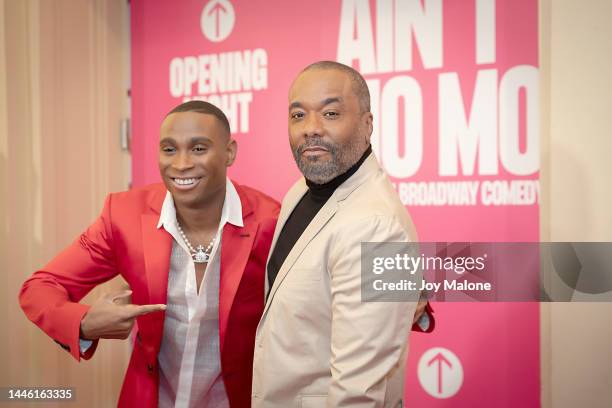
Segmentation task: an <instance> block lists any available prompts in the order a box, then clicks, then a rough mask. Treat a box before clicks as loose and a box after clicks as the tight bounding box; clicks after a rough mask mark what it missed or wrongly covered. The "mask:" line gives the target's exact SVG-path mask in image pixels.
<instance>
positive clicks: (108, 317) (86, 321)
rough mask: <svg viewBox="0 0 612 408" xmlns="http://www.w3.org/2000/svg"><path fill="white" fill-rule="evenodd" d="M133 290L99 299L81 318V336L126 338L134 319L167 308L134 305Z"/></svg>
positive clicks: (163, 306)
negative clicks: (132, 302) (132, 301)
mask: <svg viewBox="0 0 612 408" xmlns="http://www.w3.org/2000/svg"><path fill="white" fill-rule="evenodd" d="M131 295H132V291H131V290H123V291H121V292H116V293H111V294H107V295H104V296H102V297H101V298H100V299H98V300H97V301H96V302H95V303H94V304H93V305H91V308H90V309H89V311H88V312H87V313H86V314H85V316H83V319H82V320H81V338H82V339H86V340H96V339H126V338H127V337H128V336H129V335H130V332H131V331H132V326H134V319H136V318H137V317H138V316H142V315H144V314H147V313H153V312H158V311H161V310H166V305H133V304H130V301H131Z"/></svg>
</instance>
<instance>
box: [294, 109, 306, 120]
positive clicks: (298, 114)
mask: <svg viewBox="0 0 612 408" xmlns="http://www.w3.org/2000/svg"><path fill="white" fill-rule="evenodd" d="M303 117H304V112H301V111H295V112H291V119H295V120H297V119H302V118H303Z"/></svg>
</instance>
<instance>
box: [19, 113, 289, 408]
mask: <svg viewBox="0 0 612 408" xmlns="http://www.w3.org/2000/svg"><path fill="white" fill-rule="evenodd" d="M160 133H161V139H160V148H159V168H160V173H161V176H162V179H163V184H161V183H160V184H154V185H149V186H146V187H142V188H138V189H134V190H130V191H128V192H122V193H116V194H110V195H109V196H108V198H107V199H106V202H105V204H104V208H103V210H102V213H101V215H100V216H99V217H98V219H97V220H95V222H94V223H93V224H92V225H91V226H90V227H89V228H88V229H87V230H86V231H85V232H84V233H82V234H81V235H80V237H78V238H77V239H76V240H75V242H74V243H72V245H70V246H69V247H68V248H66V249H65V250H64V251H62V252H61V253H60V254H59V255H57V256H56V257H55V258H54V259H53V260H51V262H49V263H48V264H47V265H46V266H45V267H44V268H42V269H41V270H39V271H37V272H36V273H34V274H33V275H32V277H30V278H29V279H28V280H27V281H26V282H25V283H24V285H23V288H22V290H21V293H20V295H19V300H20V303H21V307H22V308H23V310H24V312H25V313H26V315H27V316H28V318H29V319H30V320H32V321H33V322H34V323H35V324H36V325H38V326H39V327H40V328H41V329H42V330H43V331H45V333H47V334H48V335H49V336H50V337H51V338H52V339H54V340H55V341H56V342H57V343H59V344H60V345H61V346H62V347H63V348H64V349H66V350H67V351H68V352H69V353H70V354H71V355H72V356H73V357H74V358H75V359H77V360H80V359H81V358H85V359H89V358H91V357H92V355H93V354H94V352H95V349H96V346H97V343H98V341H99V339H107V338H123V339H125V338H127V337H128V335H129V334H130V332H131V330H132V326H133V324H134V323H135V322H137V332H136V336H135V342H134V349H133V352H132V356H131V359H130V363H129V367H128V370H127V373H126V376H125V380H124V383H123V388H122V391H121V396H120V398H119V405H120V406H126V407H133V406H139V407H144V406H146V407H153V406H158V405H159V406H185V407H187V406H214V407H225V406H231V407H248V406H249V405H250V399H251V378H252V365H253V347H254V338H255V329H256V326H257V323H258V320H259V318H260V316H261V313H262V309H263V302H264V268H265V265H266V259H267V256H268V251H269V248H270V244H271V240H272V235H273V232H274V225H275V222H276V217H277V215H278V209H279V205H278V203H277V202H276V201H274V200H273V199H271V198H269V197H267V196H265V195H264V194H262V193H260V192H258V191H256V190H253V189H251V188H248V187H244V186H239V185H237V184H235V183H233V182H232V181H230V180H229V179H228V178H227V176H226V170H227V167H229V166H230V165H232V163H233V162H234V159H235V156H236V142H235V141H234V140H232V139H231V137H230V130H229V123H228V121H227V118H226V117H225V115H224V114H223V113H222V112H221V111H220V110H219V109H218V108H216V107H215V106H213V105H211V104H209V103H206V102H201V101H192V102H187V103H184V104H182V105H179V106H178V107H176V108H175V109H173V110H172V111H171V112H170V113H169V114H168V115H167V116H166V118H165V119H164V121H163V123H162V126H161V132H160ZM118 274H120V275H122V276H123V278H124V279H125V280H126V281H127V282H128V284H129V286H130V289H131V290H129V291H124V292H120V293H115V294H111V295H108V296H105V297H103V298H101V299H100V300H98V301H97V302H95V303H94V304H93V305H91V306H89V305H84V304H81V303H79V301H80V300H81V299H82V298H83V297H84V296H85V295H86V294H87V293H88V292H89V291H90V290H92V289H93V288H94V287H95V286H97V285H99V284H101V283H103V282H105V281H108V280H109V279H111V278H113V277H114V276H116V275H118ZM130 296H131V301H132V302H133V304H130V303H129V302H130V300H129V297H130Z"/></svg>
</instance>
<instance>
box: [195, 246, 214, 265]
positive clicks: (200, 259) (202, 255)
mask: <svg viewBox="0 0 612 408" xmlns="http://www.w3.org/2000/svg"><path fill="white" fill-rule="evenodd" d="M209 258H210V255H208V254H207V253H206V252H204V247H203V246H202V245H198V247H197V248H196V253H195V254H193V262H195V263H207V262H208V260H209Z"/></svg>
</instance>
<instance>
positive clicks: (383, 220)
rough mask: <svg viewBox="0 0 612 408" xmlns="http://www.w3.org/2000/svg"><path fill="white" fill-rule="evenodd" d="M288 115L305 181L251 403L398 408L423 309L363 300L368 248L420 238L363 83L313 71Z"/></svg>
mask: <svg viewBox="0 0 612 408" xmlns="http://www.w3.org/2000/svg"><path fill="white" fill-rule="evenodd" d="M288 116H289V142H290V145H291V149H292V151H293V155H294V157H295V161H296V163H297V166H298V168H299V169H300V171H301V172H302V174H303V175H304V177H303V178H302V179H300V180H299V181H298V182H297V183H296V184H295V185H294V186H293V187H292V188H291V189H290V190H289V192H288V193H287V195H286V196H285V198H284V200H283V204H282V207H281V213H280V216H279V221H278V224H277V227H276V231H275V233H274V241H273V249H272V253H271V255H270V259H269V261H268V266H267V284H268V285H267V289H268V290H267V300H266V306H265V308H264V314H263V316H262V319H261V322H260V323H259V326H258V328H257V337H256V347H255V361H254V367H253V369H254V374H253V400H252V403H253V406H254V407H262V408H264V407H265V408H290V407H399V406H401V404H402V402H401V401H402V394H403V391H402V390H403V383H404V366H405V364H406V355H407V349H408V334H409V331H410V328H411V326H412V323H413V319H414V316H416V317H419V316H420V315H421V310H422V309H424V308H426V307H427V306H426V302H421V303H419V307H417V304H416V302H405V303H397V302H395V303H394V302H370V303H367V302H362V301H361V264H360V259H361V258H360V257H361V243H362V242H380V243H384V242H397V241H400V242H409V241H414V240H416V232H415V230H414V226H413V224H412V221H411V219H410V217H409V215H408V213H407V212H406V209H405V208H404V206H403V205H402V203H401V202H400V200H399V198H398V196H397V194H396V193H395V191H394V190H393V187H392V185H391V183H390V181H389V179H388V178H387V176H386V175H385V173H384V172H383V170H382V169H381V168H380V166H379V165H378V162H377V160H376V157H375V156H374V155H373V154H372V149H371V147H370V136H371V134H372V129H373V126H372V121H373V117H372V113H370V96H369V92H368V88H367V85H366V83H365V81H364V79H363V78H362V77H361V75H360V74H359V73H358V72H357V71H355V70H354V69H353V68H350V67H348V66H346V65H342V64H339V63H337V62H331V61H323V62H318V63H315V64H312V65H310V66H308V67H307V68H305V69H304V70H303V71H302V72H301V73H300V74H299V75H298V77H297V78H296V79H295V81H294V82H293V85H292V86H291V89H290V91H289V112H288ZM415 300H416V299H415ZM427 309H428V311H430V310H431V309H429V308H427ZM415 311H416V313H415ZM423 316H424V318H425V319H428V318H431V315H429V314H428V313H427V314H424V315H423ZM414 320H417V319H414ZM430 323H431V325H430V329H433V321H430ZM424 324H425V325H426V324H427V322H425V323H424ZM422 329H424V327H422Z"/></svg>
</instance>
